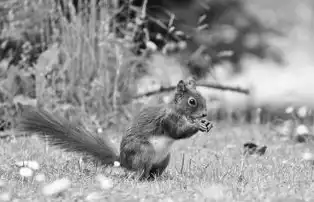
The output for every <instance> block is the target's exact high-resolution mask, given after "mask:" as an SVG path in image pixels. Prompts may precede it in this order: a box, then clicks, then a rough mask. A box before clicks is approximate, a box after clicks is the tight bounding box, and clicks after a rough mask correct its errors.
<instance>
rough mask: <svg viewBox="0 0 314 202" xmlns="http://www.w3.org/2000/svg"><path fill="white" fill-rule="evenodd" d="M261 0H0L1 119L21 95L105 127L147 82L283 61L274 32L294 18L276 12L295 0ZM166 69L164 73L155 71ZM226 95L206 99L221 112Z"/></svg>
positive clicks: (6, 123)
mask: <svg viewBox="0 0 314 202" xmlns="http://www.w3.org/2000/svg"><path fill="white" fill-rule="evenodd" d="M267 2H268V4H267V3H265V2H262V3H261V2H260V1H257V0H254V1H245V0H198V1H197V0H180V1H179V0H160V1H153V0H147V1H143V0H133V1H127V0H120V1H118V0H72V1H63V0H54V1H51V0H32V1H30V0H2V1H1V2H0V31H1V32H0V61H1V62H0V78H1V79H0V103H1V105H0V129H1V130H5V129H9V128H11V127H12V126H14V124H15V119H16V114H17V107H16V103H18V102H20V103H23V104H30V105H35V104H37V105H39V106H43V107H46V108H48V109H50V110H53V111H54V112H57V113H62V114H63V115H65V116H66V117H67V118H70V119H73V120H74V119H75V117H77V116H78V115H80V116H81V117H85V118H83V119H82V120H83V122H84V124H86V125H89V124H90V125H96V126H97V127H100V126H102V127H108V126H111V125H116V124H117V121H118V120H119V123H121V121H122V122H127V121H128V120H129V119H130V118H132V111H133V110H137V109H138V107H140V106H141V104H139V103H134V102H131V101H132V100H131V98H132V96H131V95H135V94H136V93H138V92H139V91H145V90H149V89H151V88H150V87H152V86H157V87H158V86H160V85H171V84H172V85H173V84H174V83H175V82H177V80H178V79H181V78H183V77H186V76H187V75H190V74H192V75H194V76H196V77H197V78H199V79H203V80H205V81H219V82H226V83H229V84H237V83H236V82H235V83H232V82H231V80H232V79H229V77H226V78H227V79H225V80H223V79H218V77H215V75H216V74H217V72H218V71H220V70H221V69H222V70H223V71H224V72H228V73H227V74H230V75H233V76H236V75H241V74H242V72H243V71H244V68H245V63H244V62H243V61H246V59H247V58H250V59H251V58H254V60H258V61H269V62H270V63H271V64H276V65H275V66H276V67H283V66H284V65H283V64H285V62H286V58H287V57H284V55H283V51H282V49H280V48H278V46H276V43H274V41H276V42H278V41H279V42H280V40H278V38H284V37H286V38H287V30H289V29H290V28H287V27H289V26H290V24H291V23H293V22H294V20H295V18H294V17H293V16H291V17H290V18H291V19H288V18H289V17H288V18H286V17H282V16H285V15H287V12H290V11H289V8H287V6H288V5H290V6H291V5H294V4H293V3H291V2H294V3H295V2H297V1H292V0H290V1H289V3H286V1H282V0H281V1H276V2H273V1H267ZM280 2H281V3H280ZM277 4H278V5H277ZM299 4H300V5H301V4H302V5H303V4H304V5H306V6H308V5H312V3H311V2H310V1H302V2H301V1H300V2H299V3H298V5H299ZM283 5H284V6H283ZM280 6H282V7H280ZM276 8H278V9H279V10H280V9H281V10H280V11H278V12H277V11H275V10H276ZM290 9H291V8H290ZM305 10H306V9H305ZM301 12H302V13H304V10H303V11H301ZM303 17H304V15H303ZM304 18H306V19H308V18H309V17H307V16H305V17H304ZM287 19H288V20H287ZM303 21H306V20H303ZM289 23H290V24H289ZM297 24H300V23H299V22H297ZM290 27H291V26H290ZM305 27H306V25H305ZM302 36H305V35H304V34H303V35H302ZM277 44H278V43H277ZM167 69H168V70H167ZM169 69H170V70H169ZM165 71H166V72H167V73H166V74H165ZM152 72H153V73H152ZM160 72H162V73H160ZM224 74H226V73H224ZM147 75H150V76H147ZM156 75H157V76H156ZM165 75H167V79H168V80H171V81H168V80H167V81H164V80H162V79H165ZM169 75H170V76H169ZM154 76H155V77H158V76H159V77H163V78H162V79H161V80H162V81H160V78H157V79H155V77H154ZM145 79H146V80H147V82H146V83H145V82H143V81H146V80H145ZM158 79H159V80H158ZM229 81H230V82H229ZM240 84H241V82H240ZM242 84H243V83H242ZM144 87H145V90H143V89H142V88H144ZM244 87H250V86H247V85H246V86H245V85H244ZM152 88H153V87H152ZM254 92H257V91H254ZM206 93H207V91H206ZM206 93H205V94H206ZM218 94H219V93H218ZM224 96H225V95H221V94H220V96H217V92H214V93H210V96H209V97H210V98H209V101H210V105H211V107H212V108H213V109H214V108H215V106H218V107H216V109H215V110H212V111H211V113H212V114H211V118H212V119H214V118H216V119H217V120H218V119H220V120H224V119H225V117H226V116H225V114H228V113H229V112H230V110H229V108H228V107H226V105H221V104H218V105H216V104H215V103H216V102H219V99H220V98H221V97H224ZM245 97H246V98H245V99H247V97H248V96H245ZM154 99H155V100H154V101H155V102H161V101H162V100H163V99H156V98H155V97H154ZM231 99H233V98H231ZM241 99H242V97H241ZM241 99H240V102H242V100H241ZM156 100H157V101H156ZM217 100H218V101H217ZM143 102H144V103H145V102H146V101H143ZM143 102H142V103H143ZM252 102H253V101H252V98H251V97H249V101H245V102H244V103H245V104H244V105H245V107H244V108H241V110H238V111H241V113H240V115H238V117H243V113H244V114H245V115H247V114H248V111H249V114H251V112H252V109H253V108H254V113H255V112H256V110H255V109H256V107H257V106H255V105H254V104H252ZM253 105H254V106H253ZM218 109H219V110H218ZM259 109H261V106H259ZM228 110H229V111H228ZM213 114H215V116H214V115H213ZM222 114H224V115H222ZM229 114H230V113H229ZM230 116H231V118H232V117H234V114H233V115H232V114H231V115H230ZM250 117H251V116H244V118H242V119H243V120H244V121H251V120H252V118H250ZM232 119H233V118H232ZM235 119H239V118H235ZM76 121H78V120H76Z"/></svg>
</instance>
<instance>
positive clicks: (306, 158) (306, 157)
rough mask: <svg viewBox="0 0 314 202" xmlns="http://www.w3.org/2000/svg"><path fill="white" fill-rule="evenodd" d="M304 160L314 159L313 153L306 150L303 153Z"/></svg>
mask: <svg viewBox="0 0 314 202" xmlns="http://www.w3.org/2000/svg"><path fill="white" fill-rule="evenodd" d="M302 158H303V160H305V161H310V160H313V154H312V153H310V152H304V153H303V155H302Z"/></svg>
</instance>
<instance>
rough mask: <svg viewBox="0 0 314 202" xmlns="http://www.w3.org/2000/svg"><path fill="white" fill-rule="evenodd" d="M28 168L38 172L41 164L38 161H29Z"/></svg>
mask: <svg viewBox="0 0 314 202" xmlns="http://www.w3.org/2000/svg"><path fill="white" fill-rule="evenodd" d="M26 166H27V167H29V168H31V169H33V170H38V169H39V167H40V166H39V163H38V162H37V161H28V162H27V164H26Z"/></svg>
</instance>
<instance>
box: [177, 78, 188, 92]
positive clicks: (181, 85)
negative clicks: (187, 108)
mask: <svg viewBox="0 0 314 202" xmlns="http://www.w3.org/2000/svg"><path fill="white" fill-rule="evenodd" d="M177 91H178V92H184V91H186V85H185V83H184V81H183V80H180V81H179V82H178V84H177Z"/></svg>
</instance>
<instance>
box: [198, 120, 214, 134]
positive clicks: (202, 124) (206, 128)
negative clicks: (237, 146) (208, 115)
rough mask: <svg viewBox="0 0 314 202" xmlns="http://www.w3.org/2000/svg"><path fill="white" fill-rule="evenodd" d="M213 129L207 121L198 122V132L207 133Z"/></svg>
mask: <svg viewBox="0 0 314 202" xmlns="http://www.w3.org/2000/svg"><path fill="white" fill-rule="evenodd" d="M212 128H213V124H212V123H211V122H210V121H208V120H207V119H202V120H201V121H200V122H199V130H200V131H202V132H209V131H210V130H211V129H212Z"/></svg>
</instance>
